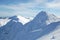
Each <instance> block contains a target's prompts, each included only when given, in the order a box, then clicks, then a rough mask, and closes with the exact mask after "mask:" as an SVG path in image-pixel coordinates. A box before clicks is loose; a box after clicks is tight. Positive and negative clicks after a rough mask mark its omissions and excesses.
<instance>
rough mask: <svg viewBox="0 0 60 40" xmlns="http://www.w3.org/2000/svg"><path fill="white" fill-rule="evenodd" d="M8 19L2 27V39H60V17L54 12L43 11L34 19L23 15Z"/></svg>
mask: <svg viewBox="0 0 60 40" xmlns="http://www.w3.org/2000/svg"><path fill="white" fill-rule="evenodd" d="M9 19H10V20H9ZM7 20H9V21H8V22H7ZM7 20H6V24H5V25H3V23H2V25H3V26H2V27H0V40H60V38H59V37H60V36H59V35H60V19H58V18H57V17H56V16H55V15H53V14H48V13H46V12H44V11H41V12H40V13H38V14H37V15H36V17H35V18H34V19H33V20H31V19H26V18H24V17H22V16H13V17H9V18H8V19H7ZM1 22H4V21H1Z"/></svg>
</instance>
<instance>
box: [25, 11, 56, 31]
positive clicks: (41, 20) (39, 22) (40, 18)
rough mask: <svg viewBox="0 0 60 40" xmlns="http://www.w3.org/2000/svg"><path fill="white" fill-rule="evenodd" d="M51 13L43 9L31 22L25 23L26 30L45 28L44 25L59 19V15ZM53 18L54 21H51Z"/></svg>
mask: <svg viewBox="0 0 60 40" xmlns="http://www.w3.org/2000/svg"><path fill="white" fill-rule="evenodd" d="M50 15H51V14H50ZM50 15H48V14H47V13H46V12H44V11H41V12H40V13H39V14H37V15H36V17H35V18H34V19H33V20H32V21H31V22H29V23H27V24H26V25H25V26H26V27H25V28H26V30H27V31H31V30H35V29H39V28H44V26H46V25H47V24H50V23H52V22H55V21H56V20H57V17H55V16H54V15H52V16H50ZM52 17H53V18H52ZM55 19H56V20H55ZM51 20H53V21H51Z"/></svg>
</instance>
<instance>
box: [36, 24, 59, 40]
mask: <svg viewBox="0 0 60 40" xmlns="http://www.w3.org/2000/svg"><path fill="white" fill-rule="evenodd" d="M59 27H60V25H59ZM36 40H60V28H58V29H55V30H54V31H53V32H51V33H49V34H47V35H45V36H42V37H41V38H38V39H36Z"/></svg>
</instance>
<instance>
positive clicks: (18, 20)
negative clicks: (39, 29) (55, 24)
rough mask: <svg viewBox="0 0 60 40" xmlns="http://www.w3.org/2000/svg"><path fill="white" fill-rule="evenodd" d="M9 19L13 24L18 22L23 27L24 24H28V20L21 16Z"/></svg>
mask: <svg viewBox="0 0 60 40" xmlns="http://www.w3.org/2000/svg"><path fill="white" fill-rule="evenodd" d="M9 19H12V20H13V21H15V22H20V23H22V24H23V25H24V24H26V23H28V22H30V19H27V18H25V17H23V16H20V15H17V16H13V17H10V18H9Z"/></svg>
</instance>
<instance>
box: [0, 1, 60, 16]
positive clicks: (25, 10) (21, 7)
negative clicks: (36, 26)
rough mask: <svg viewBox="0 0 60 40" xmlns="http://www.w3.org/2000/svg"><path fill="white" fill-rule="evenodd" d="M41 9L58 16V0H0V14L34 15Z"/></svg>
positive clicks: (59, 5) (59, 9)
mask: <svg viewBox="0 0 60 40" xmlns="http://www.w3.org/2000/svg"><path fill="white" fill-rule="evenodd" d="M42 10H43V11H46V12H47V13H51V14H55V15H57V16H58V17H60V0H0V16H13V15H22V16H24V17H34V16H36V15H37V14H38V13H39V12H40V11H42Z"/></svg>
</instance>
